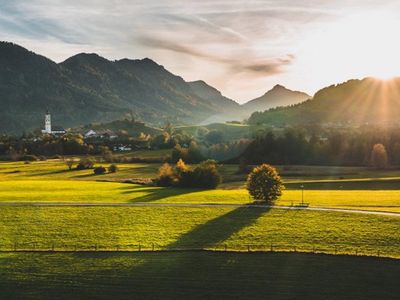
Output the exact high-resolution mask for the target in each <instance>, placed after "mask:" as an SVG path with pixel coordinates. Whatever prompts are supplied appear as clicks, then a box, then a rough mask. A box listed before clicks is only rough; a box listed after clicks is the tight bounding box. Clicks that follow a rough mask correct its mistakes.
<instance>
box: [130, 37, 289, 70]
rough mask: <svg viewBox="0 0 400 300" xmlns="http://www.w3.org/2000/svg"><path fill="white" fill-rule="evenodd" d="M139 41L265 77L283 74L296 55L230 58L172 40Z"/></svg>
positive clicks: (147, 38) (152, 39) (146, 39)
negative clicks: (285, 67) (284, 68)
mask: <svg viewBox="0 0 400 300" xmlns="http://www.w3.org/2000/svg"><path fill="white" fill-rule="evenodd" d="M138 41H139V42H140V43H142V44H143V45H145V46H148V47H151V48H157V49H161V50H168V51H172V52H177V53H180V54H184V55H189V56H193V57H197V58H201V59H205V60H208V61H212V62H215V63H218V64H223V65H225V66H226V67H227V68H229V69H230V71H231V72H236V73H241V72H253V73H258V74H262V75H263V76H270V75H276V74H279V73H281V72H283V67H284V66H287V65H289V64H291V63H292V62H293V60H294V55H291V54H289V55H286V56H284V57H280V58H265V59H260V58H257V57H253V56H251V55H241V56H236V57H230V56H227V55H219V54H218V53H217V52H215V51H210V52H203V51H201V50H199V49H197V48H194V47H191V46H187V45H183V44H181V43H177V42H174V41H171V40H161V39H156V38H152V37H141V38H139V39H138Z"/></svg>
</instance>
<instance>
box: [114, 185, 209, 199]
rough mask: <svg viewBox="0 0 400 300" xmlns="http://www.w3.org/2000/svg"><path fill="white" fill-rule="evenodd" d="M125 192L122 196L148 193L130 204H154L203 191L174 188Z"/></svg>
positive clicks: (127, 190) (126, 188)
mask: <svg viewBox="0 0 400 300" xmlns="http://www.w3.org/2000/svg"><path fill="white" fill-rule="evenodd" d="M121 189H123V190H125V191H123V192H122V194H132V196H134V194H135V193H146V194H145V195H142V196H139V197H134V198H132V199H130V200H129V202H130V203H140V202H152V201H157V200H161V199H165V198H168V197H174V196H181V195H185V194H190V193H195V192H199V191H202V190H199V189H186V188H172V187H134V188H132V187H123V188H121Z"/></svg>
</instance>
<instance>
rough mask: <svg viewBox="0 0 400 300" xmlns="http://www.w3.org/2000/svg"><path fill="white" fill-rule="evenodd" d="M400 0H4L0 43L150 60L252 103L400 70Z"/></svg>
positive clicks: (54, 53)
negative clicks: (277, 88)
mask: <svg viewBox="0 0 400 300" xmlns="http://www.w3.org/2000/svg"><path fill="white" fill-rule="evenodd" d="M399 33H400V1H398V0H380V1H377V0H275V1H267V0H266V1H263V0H247V1H239V0H230V1H228V0H200V1H197V0H185V1H178V0H157V1H151V0H147V1H143V0H68V1H66V0H29V1H23V0H0V40H5V41H10V42H14V43H17V44H19V45H21V46H23V47H25V48H28V49H29V50H32V51H34V52H36V53H39V54H42V55H44V56H46V57H48V58H50V59H52V60H54V61H56V62H61V61H63V60H65V59H67V58H68V57H70V56H72V55H75V54H77V53H80V52H88V53H97V54H99V55H101V56H103V57H106V58H108V59H112V60H114V59H121V58H131V59H141V58H145V57H149V58H151V59H153V60H154V61H156V62H157V63H159V64H161V65H163V66H164V67H165V68H166V69H168V70H169V71H171V72H172V73H174V74H176V75H179V76H182V77H183V78H184V79H185V80H187V81H192V80H199V79H201V80H204V81H206V82H207V83H209V84H210V85H212V86H214V87H216V88H217V89H219V90H220V91H221V92H222V93H223V94H224V95H225V96H227V97H230V98H232V99H234V100H236V101H238V102H241V103H243V102H246V101H248V100H251V99H253V98H255V97H258V96H261V95H262V94H264V93H265V92H266V91H267V90H269V89H270V88H272V87H273V86H274V85H276V84H281V85H284V86H286V87H287V88H290V89H293V90H301V91H305V92H307V93H309V94H311V95H312V94H314V93H315V92H316V91H318V90H319V89H320V88H323V87H325V86H328V85H331V84H335V83H340V82H343V81H346V80H348V79H351V78H363V77H367V76H372V77H377V78H382V79H386V78H390V77H392V76H396V75H400V59H398V56H399V55H400V39H399Z"/></svg>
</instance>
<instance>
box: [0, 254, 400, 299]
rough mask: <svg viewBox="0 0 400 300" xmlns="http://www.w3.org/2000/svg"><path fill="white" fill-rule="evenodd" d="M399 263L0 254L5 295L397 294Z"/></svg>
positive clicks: (0, 286) (302, 257) (298, 257)
mask: <svg viewBox="0 0 400 300" xmlns="http://www.w3.org/2000/svg"><path fill="white" fill-rule="evenodd" d="M399 275H400V264H399V262H398V261H396V260H390V259H377V258H367V257H343V256H326V255H306V254H294V253H291V254H284V253H267V254H261V253H252V254H240V253H202V252H189V253H163V255H159V254H158V253H115V254H109V253H79V254H45V253H36V254H32V253H19V254H0V298H2V299H43V300H47V299H157V300H158V299H174V300H175V299H274V300H281V299H327V300H329V299H352V300H361V299H362V300H365V299H380V300H386V299H397V298H398V295H399V294H400V286H399V284H398V278H399Z"/></svg>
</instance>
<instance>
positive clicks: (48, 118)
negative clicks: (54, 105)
mask: <svg viewBox="0 0 400 300" xmlns="http://www.w3.org/2000/svg"><path fill="white" fill-rule="evenodd" d="M42 133H48V134H51V133H52V131H51V116H50V112H49V111H46V115H45V116H44V130H42Z"/></svg>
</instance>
